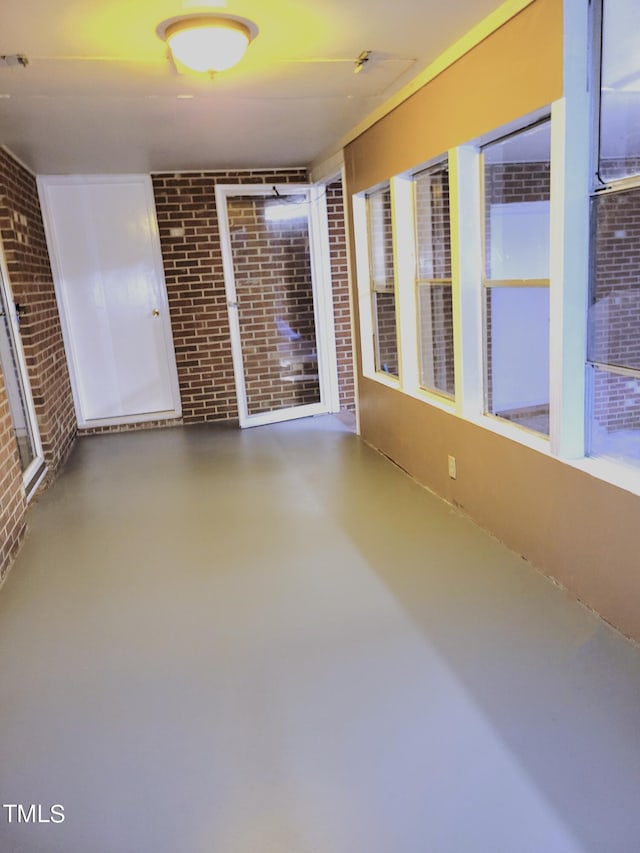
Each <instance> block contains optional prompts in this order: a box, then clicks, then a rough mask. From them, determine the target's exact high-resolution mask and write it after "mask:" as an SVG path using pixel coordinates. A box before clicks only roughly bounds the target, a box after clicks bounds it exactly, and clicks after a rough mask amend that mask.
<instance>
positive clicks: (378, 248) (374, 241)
mask: <svg viewBox="0 0 640 853" xmlns="http://www.w3.org/2000/svg"><path fill="white" fill-rule="evenodd" d="M366 205H367V230H368V245H369V271H370V288H371V308H372V312H373V339H374V362H375V369H376V371H378V372H380V373H388V374H390V375H391V376H396V377H397V376H398V335H397V320H396V294H395V272H394V264H393V232H392V223H391V189H390V187H389V186H388V185H387V186H385V187H382V188H381V189H379V190H376V191H374V192H371V193H367V195H366Z"/></svg>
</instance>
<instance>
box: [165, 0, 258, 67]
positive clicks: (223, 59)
mask: <svg viewBox="0 0 640 853" xmlns="http://www.w3.org/2000/svg"><path fill="white" fill-rule="evenodd" d="M157 32H158V35H159V36H160V38H162V39H164V40H165V41H166V42H167V44H168V45H169V49H170V50H171V53H172V55H173V58H174V60H175V61H176V62H177V63H178V64H180V65H184V66H186V67H187V68H190V69H191V70H192V71H199V72H203V73H205V72H209V74H215V73H216V72H217V71H226V70H227V69H228V68H232V67H233V66H234V65H236V64H237V63H238V62H240V60H241V59H242V57H243V56H244V53H245V51H246V49H247V47H248V46H249V44H250V42H251V41H252V40H253V39H254V38H255V37H256V35H257V33H258V28H257V27H256V25H255V24H253V23H252V22H251V21H247V20H246V19H244V18H237V17H234V16H231V15H185V16H183V17H181V18H171V19H170V20H168V21H165V22H164V23H162V24H160V26H159V27H158V30H157Z"/></svg>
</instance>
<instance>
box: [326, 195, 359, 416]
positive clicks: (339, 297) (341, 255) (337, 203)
mask: <svg viewBox="0 0 640 853" xmlns="http://www.w3.org/2000/svg"><path fill="white" fill-rule="evenodd" d="M326 201H327V218H328V222H329V253H330V261H331V281H332V288H333V314H334V324H335V333H336V353H337V360H338V389H339V393H340V408H341V409H346V410H348V411H353V410H354V409H355V406H356V395H355V382H354V378H353V341H352V335H351V304H350V301H349V266H348V250H347V233H346V230H345V225H344V199H343V193H342V181H341V180H338V181H334V182H333V183H332V184H329V186H328V187H327V197H326Z"/></svg>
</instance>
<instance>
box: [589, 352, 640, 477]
mask: <svg viewBox="0 0 640 853" xmlns="http://www.w3.org/2000/svg"><path fill="white" fill-rule="evenodd" d="M590 371H591V379H592V381H591V389H592V391H591V413H590V421H591V424H590V426H591V439H590V453H591V455H592V456H606V457H609V458H611V459H615V460H616V461H624V462H630V463H631V464H632V465H640V379H637V378H634V377H633V376H620V375H618V374H615V373H609V372H608V371H605V370H600V369H598V368H597V367H591V368H590Z"/></svg>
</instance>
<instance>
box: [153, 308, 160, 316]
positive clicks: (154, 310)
mask: <svg viewBox="0 0 640 853" xmlns="http://www.w3.org/2000/svg"><path fill="white" fill-rule="evenodd" d="M152 313H153V316H154V317H159V316H160V312H159V311H158V309H157V308H154V309H153V312H152Z"/></svg>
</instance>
